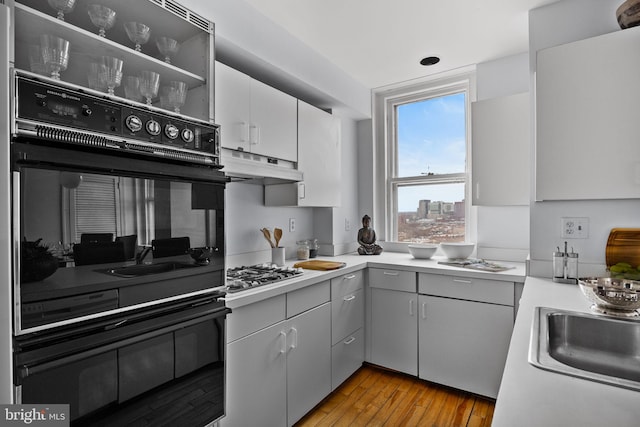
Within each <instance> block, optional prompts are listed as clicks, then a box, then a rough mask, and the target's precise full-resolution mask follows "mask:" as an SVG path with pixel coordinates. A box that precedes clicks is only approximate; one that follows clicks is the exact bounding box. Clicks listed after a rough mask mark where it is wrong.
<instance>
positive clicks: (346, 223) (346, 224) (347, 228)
mask: <svg viewBox="0 0 640 427" xmlns="http://www.w3.org/2000/svg"><path fill="white" fill-rule="evenodd" d="M350 230H351V221H349V218H345V219H344V231H350Z"/></svg>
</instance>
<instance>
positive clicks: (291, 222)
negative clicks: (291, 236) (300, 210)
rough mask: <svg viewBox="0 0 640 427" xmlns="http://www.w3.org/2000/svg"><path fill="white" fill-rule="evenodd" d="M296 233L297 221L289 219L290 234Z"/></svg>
mask: <svg viewBox="0 0 640 427" xmlns="http://www.w3.org/2000/svg"><path fill="white" fill-rule="evenodd" d="M294 231H296V219H295V218H289V233H293V232H294Z"/></svg>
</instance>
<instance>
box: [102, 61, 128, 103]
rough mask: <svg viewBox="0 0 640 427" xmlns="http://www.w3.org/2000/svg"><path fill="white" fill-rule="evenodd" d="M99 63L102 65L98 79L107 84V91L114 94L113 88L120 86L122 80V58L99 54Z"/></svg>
mask: <svg viewBox="0 0 640 427" xmlns="http://www.w3.org/2000/svg"><path fill="white" fill-rule="evenodd" d="M100 63H101V64H102V65H104V68H102V75H101V76H100V80H101V81H103V82H104V84H105V85H106V86H107V93H109V95H113V94H114V90H115V88H117V87H118V86H120V82H121V81H122V64H123V62H122V59H119V58H114V57H112V56H101V57H100Z"/></svg>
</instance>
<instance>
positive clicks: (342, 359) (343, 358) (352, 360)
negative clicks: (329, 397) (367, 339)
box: [331, 328, 364, 390]
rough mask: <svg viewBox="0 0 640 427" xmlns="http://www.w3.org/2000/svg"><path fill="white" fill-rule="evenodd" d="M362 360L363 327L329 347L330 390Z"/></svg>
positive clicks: (353, 370)
mask: <svg viewBox="0 0 640 427" xmlns="http://www.w3.org/2000/svg"><path fill="white" fill-rule="evenodd" d="M363 361H364V329H362V328H361V329H358V330H357V331H355V332H354V333H353V334H351V335H349V336H347V337H346V338H345V339H343V340H341V341H339V342H338V343H337V344H335V345H334V346H333V347H332V348H331V390H335V389H336V387H338V386H339V385H340V384H342V383H343V382H344V381H345V380H346V379H347V378H349V376H350V375H351V374H353V373H354V372H355V371H357V370H358V368H359V367H360V366H362V362H363Z"/></svg>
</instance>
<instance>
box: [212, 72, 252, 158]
mask: <svg viewBox="0 0 640 427" xmlns="http://www.w3.org/2000/svg"><path fill="white" fill-rule="evenodd" d="M215 75H216V90H215V102H216V120H215V121H216V123H217V124H219V125H220V142H221V145H222V146H223V147H225V148H230V149H233V150H238V149H241V150H244V151H249V150H250V145H249V124H250V120H251V117H250V115H251V78H250V77H249V76H247V75H246V74H242V73H241V72H239V71H237V70H234V69H233V68H231V67H228V66H226V65H224V64H222V63H220V62H216V73H215Z"/></svg>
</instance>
